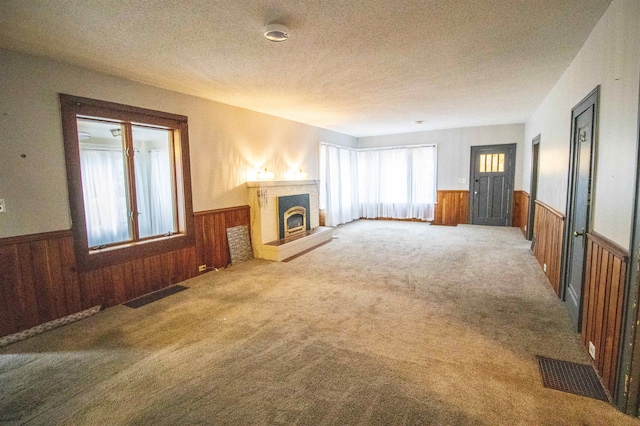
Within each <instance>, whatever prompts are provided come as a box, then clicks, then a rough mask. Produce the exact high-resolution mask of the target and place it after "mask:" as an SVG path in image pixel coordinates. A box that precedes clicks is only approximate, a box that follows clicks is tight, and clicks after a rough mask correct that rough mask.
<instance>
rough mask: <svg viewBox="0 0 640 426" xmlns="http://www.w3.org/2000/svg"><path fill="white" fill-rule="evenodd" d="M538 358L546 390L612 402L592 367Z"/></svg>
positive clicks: (537, 356)
mask: <svg viewBox="0 0 640 426" xmlns="http://www.w3.org/2000/svg"><path fill="white" fill-rule="evenodd" d="M536 358H537V359H538V368H539V369H540V377H541V378H542V385H543V386H544V387H545V388H550V389H555V390H559V391H562V392H568V393H572V394H574V395H580V396H586V397H588V398H593V399H598V400H600V401H606V402H610V401H609V397H608V396H607V393H606V392H605V390H604V388H603V387H602V383H600V379H599V378H598V375H597V374H596V372H595V370H594V369H593V367H592V366H590V365H585V364H576V363H574V362H568V361H560V360H557V359H552V358H545V357H543V356H539V355H536Z"/></svg>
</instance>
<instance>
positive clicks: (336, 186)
mask: <svg viewBox="0 0 640 426" xmlns="http://www.w3.org/2000/svg"><path fill="white" fill-rule="evenodd" d="M320 169H321V170H320V182H321V185H320V208H321V209H323V210H325V225H327V226H337V225H340V224H343V223H348V222H351V221H353V220H354V219H357V218H359V212H358V182H357V178H358V174H357V169H358V167H357V155H356V152H355V151H354V150H352V149H349V148H341V147H336V146H331V145H324V144H323V145H321V146H320Z"/></svg>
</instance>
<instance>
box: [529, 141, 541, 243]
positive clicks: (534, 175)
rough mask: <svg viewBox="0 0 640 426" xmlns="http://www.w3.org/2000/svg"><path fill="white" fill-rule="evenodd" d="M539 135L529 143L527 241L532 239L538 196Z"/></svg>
mask: <svg viewBox="0 0 640 426" xmlns="http://www.w3.org/2000/svg"><path fill="white" fill-rule="evenodd" d="M540 136H541V135H540V134H538V136H536V137H535V138H533V140H532V141H531V179H530V181H529V214H528V216H527V233H526V237H527V240H532V239H533V223H534V221H535V215H536V198H537V195H538V165H539V163H540Z"/></svg>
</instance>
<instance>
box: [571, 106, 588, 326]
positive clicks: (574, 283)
mask: <svg viewBox="0 0 640 426" xmlns="http://www.w3.org/2000/svg"><path fill="white" fill-rule="evenodd" d="M594 110H595V107H594V105H590V106H588V107H587V108H586V109H584V111H582V112H580V113H579V114H577V115H576V116H575V117H574V120H573V121H574V122H573V128H574V130H573V135H572V143H573V148H574V149H573V152H574V158H573V161H574V162H575V163H574V164H575V165H574V170H575V172H574V173H575V174H574V180H573V190H572V194H573V197H572V199H571V204H570V209H569V215H570V220H569V223H568V226H569V227H570V228H569V234H568V241H567V244H568V245H569V247H568V262H567V280H566V291H565V301H566V302H567V308H568V309H569V314H570V315H571V318H572V319H573V321H574V322H575V324H576V325H579V324H580V317H581V305H582V287H583V283H584V270H585V255H586V233H587V231H588V229H589V222H588V220H589V193H590V187H591V162H592V159H591V154H592V146H593V125H594Z"/></svg>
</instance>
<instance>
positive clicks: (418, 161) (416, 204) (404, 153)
mask: <svg viewBox="0 0 640 426" xmlns="http://www.w3.org/2000/svg"><path fill="white" fill-rule="evenodd" d="M358 182H359V200H360V216H361V217H364V218H379V217H381V218H394V219H421V220H433V213H434V205H435V194H436V148H435V146H426V147H416V148H390V149H375V150H362V151H359V152H358Z"/></svg>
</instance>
